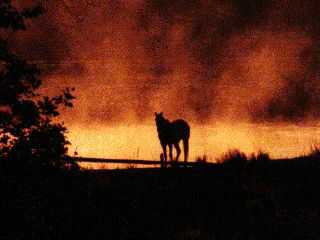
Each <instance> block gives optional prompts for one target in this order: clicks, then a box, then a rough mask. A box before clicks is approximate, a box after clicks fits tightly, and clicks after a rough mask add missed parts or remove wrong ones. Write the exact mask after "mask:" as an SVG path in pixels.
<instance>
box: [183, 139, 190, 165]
mask: <svg viewBox="0 0 320 240" xmlns="http://www.w3.org/2000/svg"><path fill="white" fill-rule="evenodd" d="M183 150H184V162H187V161H188V153H189V138H185V139H183Z"/></svg>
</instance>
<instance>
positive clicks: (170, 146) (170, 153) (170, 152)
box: [169, 144, 172, 162]
mask: <svg viewBox="0 0 320 240" xmlns="http://www.w3.org/2000/svg"><path fill="white" fill-rule="evenodd" d="M169 157H170V161H171V162H172V144H169Z"/></svg>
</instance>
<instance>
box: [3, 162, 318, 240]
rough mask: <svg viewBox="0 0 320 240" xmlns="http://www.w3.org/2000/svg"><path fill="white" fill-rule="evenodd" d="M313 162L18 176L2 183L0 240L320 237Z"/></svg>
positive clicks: (21, 172) (53, 172) (10, 177)
mask: <svg viewBox="0 0 320 240" xmlns="http://www.w3.org/2000/svg"><path fill="white" fill-rule="evenodd" d="M319 183H320V164H319V162H318V161H316V160H314V161H311V160H310V159H309V160H308V159H305V160H295V161H278V162H277V161H265V162H250V163H245V164H239V165H237V164H234V165H217V166H211V167H201V166H199V167H194V168H188V169H183V168H180V169H174V168H171V169H162V170H161V169H144V170H142V169H141V170H138V169H128V170H113V171H88V172H57V171H49V170H46V171H42V173H41V174H40V173H35V172H31V171H29V172H28V171H20V172H19V173H17V172H15V173H14V174H13V173H10V174H9V175H7V176H1V183H0V184H1V200H0V202H1V205H0V207H1V218H2V219H1V220H4V224H2V225H1V226H0V239H67V238H70V239H79V238H80V239H141V240H142V239H152V240H157V239H161V240H167V239H259V240H261V239H281V240H285V239H290V240H293V239H320V228H319V223H320V205H319V204H320V194H319V190H320V189H319V186H320V184H319Z"/></svg>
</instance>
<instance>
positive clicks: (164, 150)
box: [161, 144, 167, 162]
mask: <svg viewBox="0 0 320 240" xmlns="http://www.w3.org/2000/svg"><path fill="white" fill-rule="evenodd" d="M161 146H162V151H163V158H164V161H165V162H166V161H167V146H166V145H165V144H162V145H161Z"/></svg>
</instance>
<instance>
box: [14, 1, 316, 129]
mask: <svg viewBox="0 0 320 240" xmlns="http://www.w3.org/2000/svg"><path fill="white" fill-rule="evenodd" d="M16 2H17V4H18V6H20V7H25V6H26V5H29V4H33V2H34V1H31V0H30V1H22V0H20V1H18V0H16ZM44 4H45V7H46V13H45V14H44V15H43V16H41V17H39V18H38V19H34V20H32V21H29V22H28V26H29V28H28V31H25V32H21V33H19V34H17V35H15V36H13V37H12V41H11V42H12V47H13V48H15V49H16V50H17V52H18V53H19V54H21V55H23V56H24V57H25V58H27V59H29V60H32V61H34V62H38V63H40V64H41V67H42V68H43V69H44V71H43V80H44V82H45V87H46V88H45V90H48V91H50V92H54V91H55V90H56V89H58V88H60V87H62V86H74V87H76V89H77V90H76V92H75V94H76V96H77V97H78V100H77V101H76V105H75V108H74V109H73V110H72V111H71V112H70V113H69V115H68V114H67V115H66V118H68V116H69V117H70V116H72V118H73V119H76V121H79V122H80V123H88V122H90V123H94V122H95V123H105V124H109V123H113V122H119V121H134V122H137V121H138V122H139V121H144V120H148V119H150V118H151V119H152V118H153V112H154V111H164V112H166V113H167V114H168V115H169V116H171V117H172V118H174V117H176V116H179V117H184V118H188V119H191V121H193V122H201V123H202V122H208V121H210V120H214V119H222V120H224V119H226V120H228V121H230V120H231V121H232V120H236V121H238V120H244V121H283V120H286V121H294V122H295V121H301V120H307V119H318V118H319V116H320V94H319V93H320V84H319V73H320V71H319V64H320V59H319V57H320V48H319V36H320V25H319V22H320V15H319V10H320V2H319V1H318V0H309V1H305V0H296V1H290V0H268V1H267V0H259V1H256V0H226V1H222V0H213V1H210V0H176V1H172V0H109V1H105V0H64V1H62V0H51V1H44Z"/></svg>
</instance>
